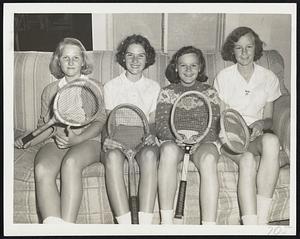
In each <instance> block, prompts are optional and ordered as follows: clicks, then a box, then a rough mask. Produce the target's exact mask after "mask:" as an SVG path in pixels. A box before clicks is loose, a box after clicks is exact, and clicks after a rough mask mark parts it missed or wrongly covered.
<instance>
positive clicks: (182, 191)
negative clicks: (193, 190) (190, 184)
mask: <svg viewBox="0 0 300 239" xmlns="http://www.w3.org/2000/svg"><path fill="white" fill-rule="evenodd" d="M211 124H212V108H211V104H210V101H209V99H208V98H207V96H205V95H204V94H203V93H201V92H199V91H187V92H185V93H183V94H182V95H181V96H179V97H178V98H177V100H176V101H175V103H174V105H173V107H172V110H171V129H172V132H173V133H174V135H175V137H176V139H178V140H181V141H182V142H183V144H184V159H183V164H182V174H181V180H180V184H179V191H178V196H177V204H176V210H175V218H177V219H182V217H183V214H184V203H185V195H186V187H187V172H188V165H189V160H190V155H191V153H190V150H191V148H192V146H193V145H195V144H197V143H199V142H200V141H201V140H202V139H203V138H204V137H205V136H206V135H207V133H208V132H209V129H210V127H211Z"/></svg>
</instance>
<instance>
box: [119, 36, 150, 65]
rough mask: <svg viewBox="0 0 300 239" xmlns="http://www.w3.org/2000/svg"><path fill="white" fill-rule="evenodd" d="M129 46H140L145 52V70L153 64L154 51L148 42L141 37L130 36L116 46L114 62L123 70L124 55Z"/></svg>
mask: <svg viewBox="0 0 300 239" xmlns="http://www.w3.org/2000/svg"><path fill="white" fill-rule="evenodd" d="M131 44H139V45H141V46H142V47H143V48H144V49H145V52H146V64H145V68H144V69H147V68H148V67H149V66H151V65H153V64H154V63H155V50H154V48H153V47H152V46H151V44H150V42H149V40H148V39H147V38H145V37H143V36H142V35H136V34H133V35H130V36H128V37H126V38H125V39H124V40H123V41H122V42H121V43H120V44H119V46H118V48H117V53H116V60H117V62H118V63H119V64H120V65H121V66H122V67H123V68H124V69H125V70H127V68H126V62H125V54H126V51H127V49H128V47H129V46H130V45H131Z"/></svg>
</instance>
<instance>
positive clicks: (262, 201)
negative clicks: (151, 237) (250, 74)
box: [256, 194, 272, 225]
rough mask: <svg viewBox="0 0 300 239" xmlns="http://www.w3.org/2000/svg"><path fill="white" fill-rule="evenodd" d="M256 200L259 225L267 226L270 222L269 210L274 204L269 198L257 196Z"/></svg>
mask: <svg viewBox="0 0 300 239" xmlns="http://www.w3.org/2000/svg"><path fill="white" fill-rule="evenodd" d="M256 199H257V218H258V224H259V225H267V224H268V222H269V220H268V219H269V209H270V206H271V203H272V198H267V197H264V196H261V195H258V194H257V195H256Z"/></svg>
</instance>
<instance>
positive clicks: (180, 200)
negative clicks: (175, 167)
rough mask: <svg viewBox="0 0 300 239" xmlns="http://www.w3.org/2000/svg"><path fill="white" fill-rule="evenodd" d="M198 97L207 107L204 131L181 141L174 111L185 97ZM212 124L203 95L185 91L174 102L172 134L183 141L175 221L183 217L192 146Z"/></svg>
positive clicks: (206, 99) (205, 133) (209, 103)
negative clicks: (206, 120)
mask: <svg viewBox="0 0 300 239" xmlns="http://www.w3.org/2000/svg"><path fill="white" fill-rule="evenodd" d="M195 94H196V95H198V96H200V97H201V98H202V99H203V100H204V101H205V103H206V105H207V107H208V115H209V119H208V124H207V128H206V130H205V131H204V132H203V134H202V135H201V136H199V137H198V138H196V139H195V140H188V139H183V138H182V136H181V135H180V134H179V133H178V131H177V129H176V127H175V125H174V118H175V115H174V114H175V109H176V106H177V104H178V102H179V101H180V100H181V99H182V98H183V97H185V96H187V95H195ZM211 124H212V107H211V102H210V101H209V99H208V97H207V96H206V95H204V94H203V93H201V92H199V91H194V90H193V91H187V92H185V93H183V94H182V95H180V96H179V97H178V98H177V99H176V101H175V102H174V104H173V107H172V110H171V129H172V132H173V133H174V135H175V137H176V139H178V140H183V143H184V158H183V163H182V170H181V179H180V183H179V190H178V195H177V204H176V210H175V215H174V217H175V218H177V219H182V218H183V216H184V204H185V197H186V187H187V173H188V164H189V161H190V155H191V153H190V150H191V148H192V146H193V145H194V144H197V143H200V142H201V140H202V139H203V138H204V137H205V136H206V135H207V134H208V132H209V129H210V127H211Z"/></svg>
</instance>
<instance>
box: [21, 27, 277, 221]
mask: <svg viewBox="0 0 300 239" xmlns="http://www.w3.org/2000/svg"><path fill="white" fill-rule="evenodd" d="M262 51H263V42H262V41H261V40H260V38H259V36H258V35H257V34H256V33H255V32H254V31H253V30H252V29H250V28H248V27H239V28H236V29H235V30H234V31H232V32H231V33H230V34H229V36H228V37H227V39H226V41H225V43H224V45H223V48H222V57H223V59H224V60H226V61H232V62H233V63H235V64H233V65H232V66H229V67H227V68H225V69H223V70H221V71H220V72H219V73H218V75H217V76H216V79H215V81H214V85H213V87H212V86H210V85H208V84H207V83H205V81H206V80H207V77H206V75H205V60H204V57H203V54H202V52H201V50H200V49H197V48H195V47H193V46H186V47H182V48H181V49H179V50H178V51H177V52H176V53H175V54H174V55H173V57H172V59H171V61H170V63H169V65H168V66H167V69H166V77H167V79H168V80H169V82H170V83H171V84H170V85H168V86H166V87H164V88H162V89H160V86H159V84H158V83H157V82H156V81H154V80H152V79H148V78H146V77H145V76H144V75H143V71H144V70H145V69H146V68H148V67H149V66H151V65H152V64H154V62H155V51H154V49H153V47H152V46H151V44H150V42H149V41H148V40H147V39H146V38H145V37H143V36H141V35H131V36H128V37H127V38H126V39H125V40H123V41H122V42H121V44H120V45H119V47H118V49H117V54H116V59H117V62H118V63H119V64H120V65H121V66H122V67H123V68H124V69H125V71H124V72H123V73H122V74H121V75H119V76H118V77H116V78H114V79H112V80H111V81H109V82H107V83H106V84H105V85H104V89H103V91H104V99H101V100H104V105H105V110H102V112H100V114H99V116H98V118H97V119H96V120H95V121H93V122H92V123H90V124H89V125H87V126H85V127H84V128H81V129H77V130H79V131H77V132H76V130H74V129H71V128H70V127H67V128H66V129H64V128H61V127H57V129H56V134H55V136H53V135H52V134H51V132H48V133H44V134H43V135H42V136H40V137H39V139H38V140H36V142H34V143H38V142H40V141H43V140H45V139H46V142H45V144H44V145H43V146H42V148H41V149H40V150H39V152H38V153H37V155H36V158H35V166H34V170H35V183H36V191H37V203H38V208H39V211H40V213H41V216H42V219H43V223H54V224H55V223H74V222H75V221H76V217H77V213H78V210H79V207H80V203H81V198H82V183H81V173H82V170H83V169H84V168H85V167H87V166H88V165H90V164H92V163H94V162H97V161H99V158H100V160H101V162H102V163H103V164H104V166H105V178H106V186H107V193H108V197H109V200H110V204H111V207H112V210H113V213H114V215H115V218H116V220H117V222H118V223H119V224H130V223H131V213H130V209H129V203H128V199H127V192H126V187H125V182H124V177H123V164H124V161H125V156H124V154H123V153H122V151H121V150H120V147H121V145H120V144H119V143H118V142H116V141H113V140H111V139H109V138H104V139H102V141H103V142H102V145H103V150H102V152H101V147H100V142H101V138H100V132H101V131H102V129H103V127H104V125H105V121H106V116H107V115H108V114H109V113H110V111H111V110H112V109H113V108H114V107H115V106H117V105H119V104H123V103H130V104H134V105H136V106H138V107H139V108H140V109H141V110H142V111H143V112H144V113H145V115H146V117H147V119H148V121H149V122H150V124H151V125H152V127H151V128H153V127H155V129H156V130H155V132H156V135H155V134H154V133H152V134H151V135H149V136H148V137H147V139H146V146H145V147H143V148H142V149H141V150H140V152H138V154H137V156H136V159H137V163H138V165H139V169H140V180H139V182H140V183H139V191H138V198H139V214H138V216H139V223H140V224H151V223H152V217H153V210H154V204H155V199H156V192H157V191H158V195H159V205H160V216H161V224H172V223H173V216H174V212H173V203H174V198H175V193H176V188H177V164H178V163H179V162H180V161H182V159H183V154H184V151H183V148H182V142H180V141H178V140H176V139H175V137H174V135H173V134H172V132H171V127H170V123H169V122H170V110H171V108H172V105H173V104H174V102H175V101H176V99H177V98H178V97H179V96H180V95H181V94H182V93H184V92H186V91H190V90H195V91H200V92H202V93H204V94H205V95H208V96H210V103H211V105H212V108H213V115H214V116H215V117H213V118H214V119H215V120H214V122H213V123H212V127H211V129H210V132H209V134H208V136H207V137H205V140H204V141H202V142H201V143H200V144H197V145H196V146H194V147H193V149H192V152H193V155H192V158H191V160H192V161H193V163H194V164H195V166H196V168H197V169H198V171H199V173H200V179H201V180H200V182H201V183H200V208H201V215H202V216H201V224H203V225H215V224H216V218H217V205H218V193H219V184H218V174H217V163H218V159H219V157H220V153H223V154H226V155H227V156H229V157H230V158H231V160H233V161H234V162H235V163H236V164H237V165H238V167H239V180H238V201H239V205H240V209H241V216H242V217H241V220H242V224H244V225H246V224H252V225H255V224H267V223H268V210H269V208H270V204H271V200H272V196H273V192H274V188H275V185H276V182H277V179H278V174H279V157H278V154H279V147H280V145H279V141H278V138H277V136H276V135H275V134H273V133H272V132H270V128H271V127H272V113H273V101H274V100H276V99H277V98H278V97H279V96H280V95H281V93H280V88H279V81H278V79H277V77H276V76H275V74H274V73H272V72H271V71H270V70H268V69H265V68H263V67H261V66H259V65H257V64H255V61H256V60H258V59H259V58H260V57H261V56H262ZM50 71H51V73H52V74H53V75H54V76H55V77H56V78H58V79H60V80H59V81H55V82H53V83H51V84H49V85H48V86H46V87H45V89H44V91H43V93H42V112H41V117H40V120H39V125H42V124H45V123H46V122H47V121H49V118H50V113H49V112H50V109H51V100H52V99H53V97H54V95H55V93H56V92H57V91H58V90H59V89H60V88H61V87H63V86H64V85H65V84H67V83H68V82H70V81H72V80H74V79H77V78H79V77H87V75H88V74H90V73H91V72H92V65H91V64H90V62H89V59H88V57H87V55H86V50H85V48H84V46H83V45H82V43H81V42H80V41H79V40H77V39H74V38H65V39H64V40H63V41H62V42H60V43H59V44H58V46H57V48H56V50H55V52H54V53H53V56H52V59H51V62H50ZM100 87H101V86H100ZM101 89H102V88H101ZM245 92H246V93H245ZM227 108H233V109H235V110H237V111H239V113H240V114H241V115H242V116H243V118H244V119H245V121H246V123H247V125H248V126H249V127H250V128H252V133H251V142H250V145H249V148H248V151H247V152H245V153H243V154H238V155H233V154H230V153H229V152H228V151H226V149H224V148H223V147H222V145H221V144H220V142H219V132H218V130H217V129H218V127H217V125H218V120H219V116H220V113H221V112H222V111H223V110H224V109H227ZM105 111H106V112H105ZM49 136H53V137H49ZM156 137H157V138H156ZM31 144H33V143H28V144H26V145H22V142H21V139H20V138H19V139H17V140H16V141H15V146H16V147H19V148H27V147H29V146H30V145H31ZM100 154H103V155H101V157H100ZM256 156H260V157H256ZM59 172H60V174H61V177H60V178H61V189H60V193H59V191H58V189H57V187H56V183H55V179H56V176H57V174H58V173H59Z"/></svg>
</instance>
